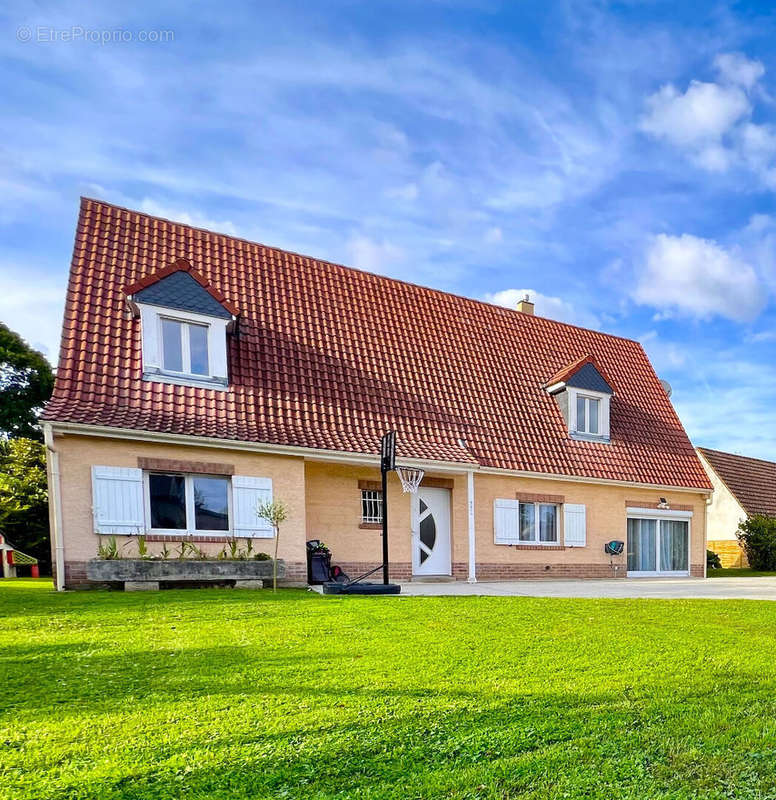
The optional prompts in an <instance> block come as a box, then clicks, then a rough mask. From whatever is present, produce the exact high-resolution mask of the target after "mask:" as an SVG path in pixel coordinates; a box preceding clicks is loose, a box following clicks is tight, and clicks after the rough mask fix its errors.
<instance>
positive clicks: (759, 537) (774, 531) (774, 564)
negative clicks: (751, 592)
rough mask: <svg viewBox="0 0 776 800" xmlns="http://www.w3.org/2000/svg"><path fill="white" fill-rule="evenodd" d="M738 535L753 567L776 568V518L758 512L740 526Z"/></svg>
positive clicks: (757, 568)
mask: <svg viewBox="0 0 776 800" xmlns="http://www.w3.org/2000/svg"><path fill="white" fill-rule="evenodd" d="M736 535H737V536H738V542H739V544H740V545H741V547H743V548H744V552H745V553H746V557H747V559H748V560H749V566H750V567H751V568H752V569H756V570H762V571H773V570H776V518H774V517H766V516H764V515H762V514H756V515H755V516H753V517H749V519H746V520H744V521H743V522H742V523H741V524H740V525H739V526H738V531H737V532H736Z"/></svg>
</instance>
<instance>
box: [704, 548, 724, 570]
mask: <svg viewBox="0 0 776 800" xmlns="http://www.w3.org/2000/svg"><path fill="white" fill-rule="evenodd" d="M706 569H722V562H721V561H720V560H719V556H718V555H717V554H716V553H715V552H714V551H713V550H707V551H706Z"/></svg>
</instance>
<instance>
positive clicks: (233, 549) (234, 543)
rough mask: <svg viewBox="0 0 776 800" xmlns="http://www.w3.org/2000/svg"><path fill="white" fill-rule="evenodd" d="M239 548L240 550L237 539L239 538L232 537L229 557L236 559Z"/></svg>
mask: <svg viewBox="0 0 776 800" xmlns="http://www.w3.org/2000/svg"><path fill="white" fill-rule="evenodd" d="M239 550H240V543H239V542H238V541H237V539H230V540H229V558H231V559H232V560H233V561H236V560H237V558H238V555H237V554H238V553H239Z"/></svg>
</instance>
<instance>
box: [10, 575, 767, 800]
mask: <svg viewBox="0 0 776 800" xmlns="http://www.w3.org/2000/svg"><path fill="white" fill-rule="evenodd" d="M774 653H776V604H773V603H766V602H752V601H729V602H727V601H726V602H720V601H703V600H696V601H679V600H675V601H662V600H605V601H604V600H602V601H595V600H563V599H561V600H559V599H539V598H498V597H486V598H476V597H459V598H390V597H388V598H379V597H375V598H355V597H350V598H343V597H321V596H319V595H313V594H306V593H304V592H302V591H294V590H286V591H281V592H279V593H278V594H277V595H276V596H273V595H272V593H271V592H268V591H262V592H250V591H227V590H189V591H170V592H161V593H135V594H122V593H118V592H117V593H97V592H91V593H67V594H63V595H57V594H55V593H53V592H52V591H51V590H50V584H47V583H45V582H43V581H40V582H34V581H21V580H20V581H16V582H11V581H0V797H8V798H35V800H65V799H67V800H77V798H100V800H107V799H110V798H138V800H139V799H140V798H142V799H143V800H146V799H147V798H170V799H172V798H176V800H177V799H178V798H204V797H208V798H209V797H218V798H247V797H250V798H283V797H288V798H323V797H343V798H344V797H348V798H359V800H361V798H378V797H379V798H384V797H390V798H511V797H521V798H583V797H584V798H601V800H603V799H604V798H605V799H606V800H611V799H612V798H623V797H627V798H638V799H639V800H644V799H645V798H690V797H692V798H723V797H724V798H752V800H754V798H757V800H764V799H765V798H776V663H775V660H774Z"/></svg>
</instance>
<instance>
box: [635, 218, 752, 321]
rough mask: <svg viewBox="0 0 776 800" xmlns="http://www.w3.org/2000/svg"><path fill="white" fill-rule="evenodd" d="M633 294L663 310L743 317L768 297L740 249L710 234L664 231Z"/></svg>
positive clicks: (652, 244) (653, 244)
mask: <svg viewBox="0 0 776 800" xmlns="http://www.w3.org/2000/svg"><path fill="white" fill-rule="evenodd" d="M633 298H634V299H635V300H636V302H637V303H640V304H642V305H650V306H653V307H655V308H657V309H659V310H660V311H661V312H666V311H668V312H671V311H673V310H676V311H677V312H679V313H680V314H685V315H689V316H695V317H701V318H706V317H711V316H713V315H719V316H722V317H727V318H728V319H732V320H736V321H740V322H743V321H746V320H751V319H754V317H756V316H757V314H758V313H759V312H760V311H761V309H762V308H763V305H764V303H765V298H764V287H763V286H762V284H761V282H760V280H759V278H758V277H757V274H756V272H755V270H754V269H753V267H752V266H751V265H750V264H749V263H747V262H746V261H745V260H744V259H743V258H742V257H741V255H740V254H739V253H738V252H737V251H736V252H733V251H729V250H726V249H725V248H724V247H722V246H720V245H719V244H717V243H716V242H714V241H712V240H710V239H701V238H699V237H697V236H691V235H689V234H683V235H681V236H669V235H667V234H663V233H661V234H659V235H658V236H655V237H654V238H653V239H652V241H651V242H650V245H649V247H648V249H647V253H646V259H645V265H644V269H643V270H642V272H641V273H640V275H639V278H638V284H637V286H636V290H635V291H634V293H633Z"/></svg>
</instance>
